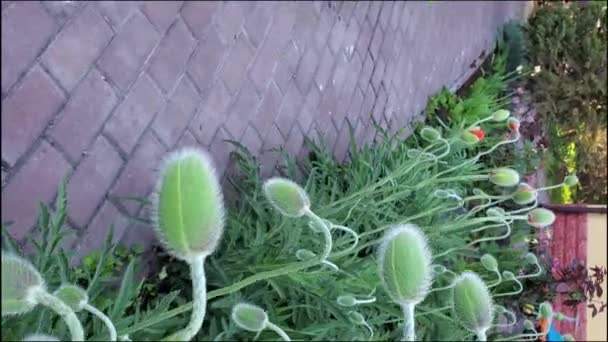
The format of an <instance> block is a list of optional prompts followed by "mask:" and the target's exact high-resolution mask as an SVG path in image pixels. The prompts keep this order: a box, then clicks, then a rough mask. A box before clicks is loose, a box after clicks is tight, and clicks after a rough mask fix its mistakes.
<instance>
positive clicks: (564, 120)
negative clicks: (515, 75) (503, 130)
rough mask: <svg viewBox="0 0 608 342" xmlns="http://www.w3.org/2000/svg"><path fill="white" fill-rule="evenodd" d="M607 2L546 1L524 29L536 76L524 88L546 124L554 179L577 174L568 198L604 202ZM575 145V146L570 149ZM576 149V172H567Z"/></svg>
mask: <svg viewBox="0 0 608 342" xmlns="http://www.w3.org/2000/svg"><path fill="white" fill-rule="evenodd" d="M606 18H607V15H606V3H605V2H602V1H592V2H589V3H588V4H578V3H572V4H570V5H566V4H564V3H562V2H553V3H547V4H545V5H544V6H542V7H541V8H540V9H539V10H538V11H537V12H536V13H535V14H534V15H533V16H532V17H531V18H530V20H529V23H528V26H527V27H526V28H525V32H526V38H527V48H528V50H529V62H530V64H531V65H534V66H536V65H538V66H540V68H541V70H542V71H541V72H540V73H539V74H538V75H535V76H534V77H531V78H529V79H528V85H527V87H528V88H529V89H530V91H531V94H532V101H533V103H534V106H535V108H536V110H537V111H538V113H539V114H540V115H541V118H542V120H543V121H544V122H545V124H546V125H548V128H549V135H550V139H551V145H550V150H551V154H552V159H553V163H551V164H550V167H552V168H555V169H556V170H555V171H553V172H554V173H555V178H556V179H560V178H562V177H563V175H564V174H566V173H571V172H574V171H576V172H577V173H578V175H579V177H580V178H581V184H582V187H581V188H579V189H577V191H575V192H574V193H573V196H574V197H573V198H572V200H574V201H585V202H591V203H606V201H607V198H608V197H607V190H606V178H607V174H606V169H607V167H606V163H607V156H606V138H605V136H606V123H607V120H608V97H607V95H608V94H607V93H606V86H607V77H606V75H607V70H608V64H607V57H606V56H607V53H608V50H607V44H608V31H607V29H606V24H607V21H606V20H607V19H606ZM571 144H574V145H571ZM570 146H575V148H576V153H575V164H576V166H575V170H568V169H567V164H568V163H567V162H566V159H567V158H568V155H569V151H568V150H569V147H570Z"/></svg>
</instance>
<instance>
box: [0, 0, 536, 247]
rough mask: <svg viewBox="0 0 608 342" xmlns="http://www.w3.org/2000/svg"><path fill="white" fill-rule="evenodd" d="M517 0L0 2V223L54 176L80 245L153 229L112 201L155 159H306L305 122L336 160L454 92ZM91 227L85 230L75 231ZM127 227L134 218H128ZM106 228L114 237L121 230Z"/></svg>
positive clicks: (28, 220)
mask: <svg viewBox="0 0 608 342" xmlns="http://www.w3.org/2000/svg"><path fill="white" fill-rule="evenodd" d="M524 7H525V2H517V1H514V2H426V1H424V2H423V1H414V2H407V3H406V2H364V1H361V2H266V1H264V2H182V1H144V2H138V1H120V2H118V1H116V2H115V1H99V2H77V1H54V2H51V1H42V2H38V1H2V132H1V133H2V134H1V136H2V221H3V222H6V221H15V222H14V224H13V225H12V226H11V227H10V229H9V231H10V233H11V234H12V235H13V236H15V237H16V238H18V239H22V238H23V237H24V236H25V235H26V234H27V232H28V231H29V229H31V228H32V226H33V225H34V224H35V220H36V205H37V204H36V203H37V201H45V202H51V201H52V200H53V198H54V196H55V195H56V188H57V184H58V183H59V182H60V179H61V178H62V177H64V176H67V179H68V196H69V201H70V202H69V203H70V206H69V220H68V222H69V225H70V226H71V227H72V228H74V229H75V231H76V233H77V234H76V235H77V237H76V238H75V239H73V242H71V243H70V244H69V247H72V246H73V247H75V248H76V249H77V250H86V249H88V248H91V247H92V246H97V245H98V244H99V241H100V240H101V237H100V235H103V234H105V229H104V228H103V227H107V226H108V225H109V224H110V223H114V224H115V226H116V228H117V231H118V232H119V233H120V234H122V233H123V232H127V234H126V235H125V239H126V240H125V241H129V240H130V239H131V240H138V239H141V237H140V236H143V235H146V236H150V234H149V233H150V232H149V231H141V229H145V228H141V227H140V228H132V227H131V226H132V225H133V224H132V223H129V221H128V220H127V217H128V216H129V215H136V214H138V213H139V214H141V212H140V211H141V210H142V209H141V207H140V205H138V204H137V203H134V202H125V201H120V200H118V199H117V198H116V196H140V197H146V196H149V194H150V192H151V190H152V187H153V183H154V172H155V170H156V168H157V167H158V163H159V160H160V159H161V158H162V156H163V155H164V154H165V153H166V152H168V151H171V150H173V149H175V148H178V147H180V146H185V145H193V144H195V145H199V146H201V147H204V148H207V149H208V150H209V151H210V152H211V153H212V154H213V156H214V158H215V160H216V163H217V166H218V169H219V170H220V172H222V173H224V172H225V170H227V169H228V168H229V167H230V161H229V152H230V151H231V149H232V148H231V146H230V145H229V144H228V143H227V142H225V141H224V140H225V139H231V140H236V141H240V142H241V143H243V144H244V145H245V146H247V147H249V148H250V149H251V150H252V152H254V153H255V154H257V155H261V161H262V164H263V165H262V170H263V173H264V175H270V174H271V173H272V172H273V170H274V166H275V165H276V163H277V161H278V158H277V156H276V154H272V153H262V152H263V151H268V150H270V149H272V148H274V147H277V146H278V145H283V146H285V148H286V150H287V151H288V152H290V153H292V154H293V155H299V156H303V155H304V154H305V149H304V147H303V141H304V135H309V136H311V135H315V134H316V133H315V132H318V133H319V134H320V135H321V136H322V137H323V138H324V140H325V141H326V142H327V144H328V145H329V146H330V148H332V149H333V152H334V154H335V155H336V156H337V157H338V158H344V157H345V155H346V151H347V147H348V142H349V141H348V125H347V123H346V119H348V120H349V121H350V122H351V123H352V124H353V125H354V129H355V134H356V137H357V138H358V140H359V142H360V143H365V142H370V141H372V139H373V138H374V129H373V127H372V124H371V118H372V117H373V118H374V119H375V120H376V121H377V122H379V123H380V124H381V125H382V126H384V127H387V126H389V125H390V127H392V128H400V127H403V126H406V125H407V124H408V123H410V122H411V121H412V120H414V119H415V118H416V117H417V115H418V113H420V112H421V110H422V109H423V108H424V105H425V103H426V98H427V96H429V95H430V94H432V93H433V92H435V91H437V90H438V89H439V88H440V87H441V86H443V85H448V86H450V87H452V88H454V87H457V86H458V84H460V83H462V82H463V80H464V79H466V77H467V76H468V75H469V74H470V73H471V72H472V71H473V69H471V67H470V65H471V63H472V62H473V61H475V60H476V59H478V58H479V55H480V53H481V52H482V51H483V50H488V49H491V48H492V46H493V42H494V37H495V34H496V32H497V29H498V28H499V27H501V25H502V23H503V22H505V21H506V20H507V19H508V18H510V17H521V16H522V15H523V10H524ZM87 227H88V228H87ZM130 228H132V229H130ZM120 234H119V235H120Z"/></svg>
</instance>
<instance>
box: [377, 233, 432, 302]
mask: <svg viewBox="0 0 608 342" xmlns="http://www.w3.org/2000/svg"><path fill="white" fill-rule="evenodd" d="M378 261H379V273H380V278H381V279H382V282H383V283H384V287H385V289H386V292H387V293H388V294H389V296H390V297H391V299H392V300H393V301H394V302H396V303H398V304H401V305H405V304H417V303H419V302H421V301H422V300H423V299H424V298H425V297H426V295H427V294H428V292H429V289H430V287H431V282H432V277H433V271H432V266H431V252H430V251H429V249H428V244H427V240H426V237H425V236H424V234H423V233H422V232H420V230H419V228H418V227H416V226H415V225H411V224H407V225H398V226H395V227H393V228H392V229H390V230H389V231H388V232H387V233H386V234H385V236H384V238H383V240H382V243H381V245H380V248H379V256H378Z"/></svg>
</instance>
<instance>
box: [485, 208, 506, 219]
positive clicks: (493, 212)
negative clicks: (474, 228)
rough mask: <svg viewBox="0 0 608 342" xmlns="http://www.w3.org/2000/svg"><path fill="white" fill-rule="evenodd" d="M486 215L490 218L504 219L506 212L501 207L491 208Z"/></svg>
mask: <svg viewBox="0 0 608 342" xmlns="http://www.w3.org/2000/svg"><path fill="white" fill-rule="evenodd" d="M486 215H487V216H488V217H503V216H504V215H505V210H504V209H503V208H501V207H494V208H489V209H488V210H486Z"/></svg>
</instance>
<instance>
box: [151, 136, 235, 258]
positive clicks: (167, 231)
mask: <svg viewBox="0 0 608 342" xmlns="http://www.w3.org/2000/svg"><path fill="white" fill-rule="evenodd" d="M163 164H164V165H163V167H162V171H161V173H160V177H159V180H158V183H157V189H156V193H155V196H154V202H155V206H154V207H155V215H154V219H155V220H154V221H155V228H156V231H157V234H158V236H159V240H161V241H162V242H163V244H164V245H165V248H166V249H167V250H168V251H169V252H170V253H171V254H173V256H175V257H177V258H178V259H181V260H184V261H187V262H189V261H191V260H193V259H195V258H197V257H201V256H203V257H205V256H207V255H209V254H211V253H213V251H214V250H215V248H216V247H217V245H218V243H219V241H220V238H221V236H222V232H223V230H224V203H223V196H222V192H221V187H220V183H219V180H218V177H217V175H216V173H215V170H214V167H213V163H212V160H211V157H210V156H209V155H208V154H207V153H206V152H204V151H202V150H199V149H194V148H186V149H183V150H180V151H176V152H173V153H171V154H169V155H168V156H167V158H166V159H165V161H164V163H163Z"/></svg>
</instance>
